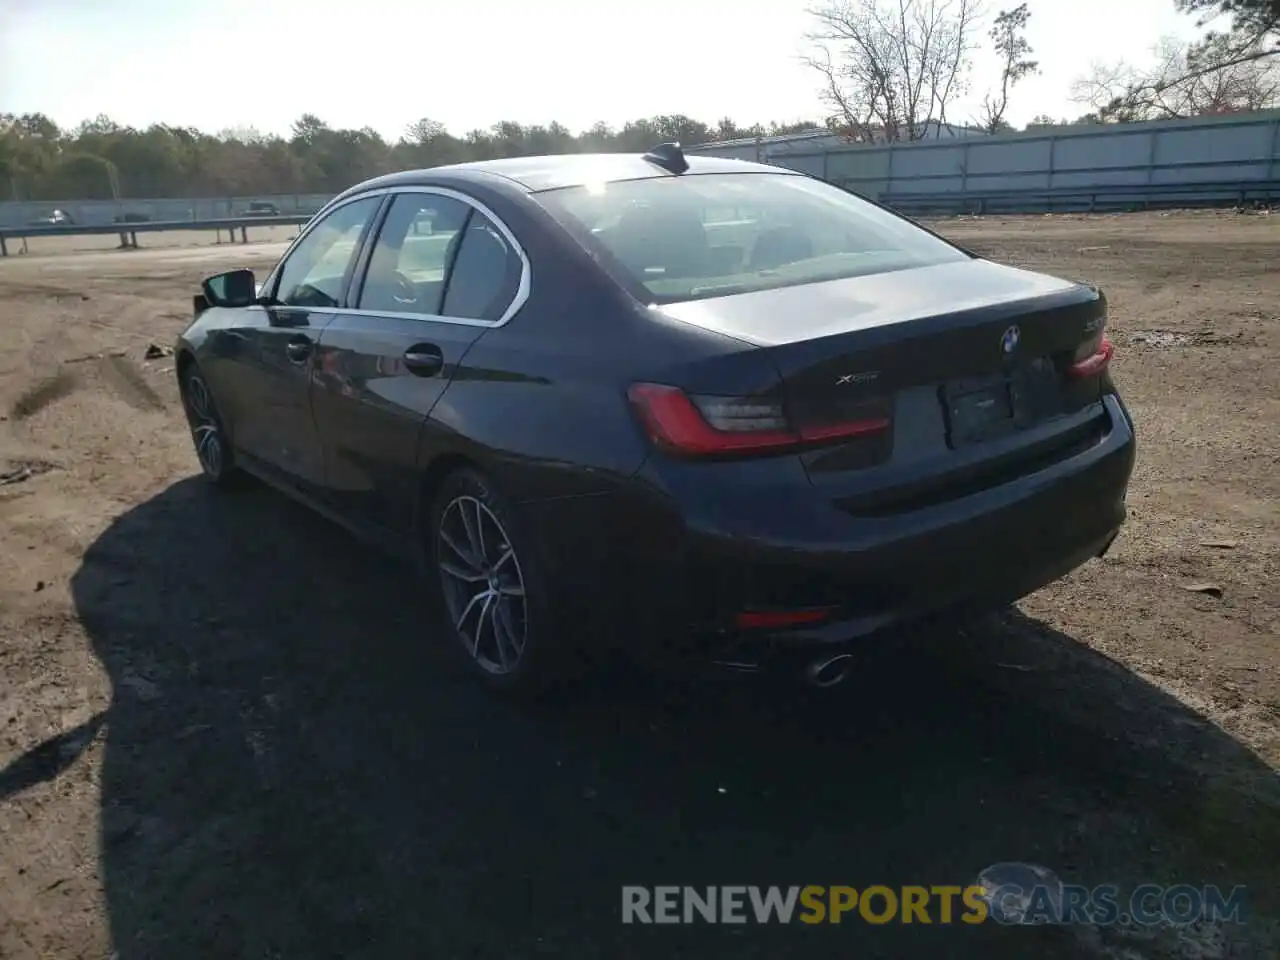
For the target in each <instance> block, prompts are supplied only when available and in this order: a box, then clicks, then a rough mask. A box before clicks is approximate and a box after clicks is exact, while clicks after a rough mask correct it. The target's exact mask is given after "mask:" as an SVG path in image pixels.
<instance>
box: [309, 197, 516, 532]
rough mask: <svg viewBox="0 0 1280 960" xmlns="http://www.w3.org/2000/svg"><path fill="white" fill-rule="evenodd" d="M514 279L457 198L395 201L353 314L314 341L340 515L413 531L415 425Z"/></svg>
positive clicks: (480, 220) (488, 230) (329, 480)
mask: <svg viewBox="0 0 1280 960" xmlns="http://www.w3.org/2000/svg"><path fill="white" fill-rule="evenodd" d="M521 269H522V260H521V258H520V256H519V254H518V253H516V251H515V249H514V247H513V246H512V244H511V243H510V242H509V241H508V240H507V239H506V238H505V237H504V235H503V233H502V232H501V230H500V229H499V228H498V227H497V226H496V225H495V224H494V223H493V222H492V221H491V220H490V219H488V218H487V217H486V216H485V214H483V213H482V212H481V211H479V210H477V209H475V208H474V207H472V206H471V204H470V203H468V202H466V201H465V200H464V199H462V198H461V197H460V196H458V195H452V194H451V195H448V196H446V195H444V194H441V193H436V192H431V191H429V190H428V189H427V188H420V189H417V190H412V191H409V190H406V191H403V192H399V193H396V194H394V196H393V198H392V201H391V204H390V205H389V206H388V208H387V212H386V216H385V218H384V221H383V223H382V226H381V228H380V229H379V231H378V235H377V240H376V242H375V243H374V245H373V247H372V250H371V252H370V255H369V257H368V267H367V269H366V270H365V273H364V277H363V280H362V282H360V283H358V284H355V285H353V288H352V293H351V296H350V300H351V302H352V304H353V306H354V307H355V308H356V309H354V310H352V311H346V312H344V313H343V314H342V315H340V316H338V317H336V318H335V319H334V320H333V321H332V322H330V323H329V324H327V325H326V327H325V329H324V330H323V332H322V333H321V335H320V343H319V351H318V359H317V376H316V379H315V383H314V387H313V394H312V397H313V399H312V405H313V408H314V410H315V415H316V422H317V424H318V430H319V433H320V441H321V445H322V447H323V449H324V456H325V482H326V485H327V487H328V494H329V496H330V497H332V498H333V499H334V500H335V502H336V503H337V504H338V505H339V506H340V508H341V509H343V511H344V512H346V513H348V514H350V515H352V516H354V517H356V518H357V519H360V520H363V521H365V522H368V523H372V524H374V525H376V526H378V527H381V528H383V529H384V530H386V531H387V532H389V533H391V534H393V535H401V534H404V533H406V532H408V531H409V529H410V522H411V518H412V512H413V505H414V502H415V499H416V497H417V493H418V490H419V487H420V485H421V477H420V476H419V470H418V460H417V454H418V443H419V438H420V435H421V432H422V427H423V424H424V423H425V422H426V420H427V417H428V415H429V414H430V413H431V410H432V408H433V407H434V406H435V405H436V403H437V402H438V401H439V400H440V397H441V395H442V394H443V393H444V391H445V389H446V388H447V387H448V385H449V382H450V381H451V380H452V378H453V377H454V375H455V374H456V373H457V371H458V369H459V367H460V366H461V364H462V361H463V357H464V356H465V355H466V353H467V350H468V349H470V347H471V345H472V344H473V343H475V341H476V340H477V339H479V337H480V336H481V334H483V333H484V331H485V330H486V329H487V328H488V327H489V326H491V325H492V324H493V323H494V322H495V321H496V320H497V319H498V318H499V317H500V316H501V314H502V312H503V310H504V308H505V307H506V305H507V304H509V303H510V302H511V299H512V297H514V291H515V289H516V288H517V287H518V286H519V281H520V276H521V273H520V271H521ZM508 290H510V292H509V293H508Z"/></svg>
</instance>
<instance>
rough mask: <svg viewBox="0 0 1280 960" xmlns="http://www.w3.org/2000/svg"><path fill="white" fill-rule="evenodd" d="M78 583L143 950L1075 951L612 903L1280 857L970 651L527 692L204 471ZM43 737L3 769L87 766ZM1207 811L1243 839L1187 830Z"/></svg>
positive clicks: (1245, 873)
mask: <svg viewBox="0 0 1280 960" xmlns="http://www.w3.org/2000/svg"><path fill="white" fill-rule="evenodd" d="M72 586H73V594H74V599H75V603H76V606H77V609H78V612H79V615H80V617H81V618H82V620H83V622H84V624H85V626H86V629H87V630H88V632H89V634H90V637H91V640H92V643H93V645H94V649H95V652H96V654H97V656H98V657H99V658H100V659H101V661H102V663H103V664H104V665H105V668H106V669H107V671H108V673H109V675H110V678H111V682H112V685H113V699H112V703H111V706H110V708H109V710H108V711H107V714H106V717H105V723H106V734H105V736H106V741H105V758H104V761H103V770H102V801H101V804H102V811H101V813H102V816H101V830H102V835H101V858H102V863H101V876H102V879H103V884H104V890H105V898H106V904H107V908H108V911H109V916H110V924H111V933H112V938H113V943H114V946H115V949H116V956H117V957H119V958H120V960H133V958H141V957H179V956H181V957H197V956H200V957H203V956H209V957H246V958H249V957H253V958H259V957H263V958H265V957H305V958H317V957H344V958H353V957H383V956H387V957H406V956H432V957H461V956H471V957H479V956H498V955H501V956H503V957H513V956H514V957H526V956H533V955H543V954H545V955H549V956H560V955H565V956H575V957H579V956H596V955H600V956H604V955H608V956H611V957H619V956H622V957H627V956H649V955H653V956H656V957H663V958H672V957H679V956H686V955H687V956H697V957H700V958H706V957H712V956H720V955H733V956H737V957H742V956H778V955H791V954H802V955H805V956H814V955H826V954H831V955H837V954H838V955H842V956H847V955H848V952H849V950H850V948H851V946H852V945H856V949H857V952H858V955H859V956H892V957H909V956H921V957H926V956H927V957H937V956H960V955H969V954H970V953H972V954H974V955H977V954H978V953H979V952H980V953H981V954H982V955H983V956H985V957H1004V956H1008V957H1025V956H1029V955H1036V956H1044V957H1054V956H1062V957H1073V956H1079V955H1081V954H1080V950H1081V944H1082V943H1084V940H1083V939H1082V938H1085V933H1083V932H1082V931H1080V930H1077V929H1072V930H1064V929H1052V928H1039V929H1028V928H1013V929H1011V928H1001V927H997V926H996V925H993V924H990V923H988V924H983V925H980V926H968V925H965V924H961V923H952V924H950V925H947V924H940V923H934V924H932V925H921V924H919V923H915V924H912V925H905V924H900V923H896V922H895V923H889V924H883V925H873V924H868V923H866V922H864V921H862V920H859V919H857V917H856V915H851V916H847V917H846V918H845V919H844V922H843V923H842V924H840V925H834V924H823V925H819V926H817V927H805V926H804V925H803V924H792V925H790V926H781V925H770V926H757V925H754V924H753V925H751V926H748V927H744V926H733V925H718V926H712V925H708V924H695V925H690V926H678V927H677V926H656V925H655V926H646V925H625V926H624V925H623V924H622V923H621V902H622V899H621V898H622V893H621V887H622V885H624V884H639V885H658V884H671V885H695V886H703V885H710V884H721V885H727V884H743V885H747V884H759V885H768V884H779V885H784V886H785V885H791V884H828V885H834V884H849V885H852V886H855V887H865V886H867V885H870V884H886V885H889V886H900V885H904V884H920V885H924V886H932V885H941V884H956V885H964V884H967V883H970V882H972V880H973V879H974V878H975V877H976V875H977V873H978V871H979V870H981V869H982V868H983V867H985V866H987V865H989V864H991V863H994V862H998V861H1011V860H1013V861H1027V862H1033V863H1037V864H1043V865H1046V866H1048V867H1050V868H1051V869H1053V870H1055V871H1057V872H1058V873H1059V875H1060V876H1062V877H1063V878H1064V879H1066V880H1071V881H1078V882H1084V883H1090V884H1094V883H1103V882H1130V881H1142V880H1151V879H1153V878H1154V879H1155V880H1156V882H1173V881H1185V882H1189V883H1195V884H1200V883H1205V882H1216V883H1220V884H1225V885H1227V886H1230V885H1232V884H1238V883H1246V882H1248V881H1249V880H1252V879H1255V878H1259V879H1260V878H1264V877H1265V876H1266V872H1265V871H1267V870H1271V871H1272V873H1274V868H1272V867H1270V866H1269V865H1266V864H1265V863H1261V862H1258V861H1257V856H1258V855H1257V853H1256V843H1257V842H1258V840H1257V838H1256V837H1255V838H1252V841H1251V842H1246V841H1243V840H1241V837H1240V836H1239V835H1234V834H1231V832H1230V830H1229V829H1226V828H1227V827H1230V826H1235V827H1237V828H1240V827H1241V826H1242V825H1240V824H1238V823H1236V821H1237V820H1238V819H1239V818H1240V817H1241V816H1245V815H1246V814H1247V811H1245V812H1242V809H1238V808H1237V807H1236V806H1234V805H1232V804H1226V805H1225V806H1224V803H1223V801H1222V800H1221V798H1216V799H1215V798H1214V797H1213V796H1212V795H1211V794H1210V793H1206V792H1205V791H1206V789H1207V788H1206V787H1205V784H1204V783H1203V782H1201V781H1200V780H1199V779H1198V778H1196V777H1195V776H1193V775H1191V774H1187V773H1185V772H1183V771H1182V770H1181V768H1179V767H1177V766H1176V765H1173V764H1171V763H1169V762H1167V761H1166V760H1164V759H1163V758H1162V756H1161V754H1159V753H1158V752H1155V751H1150V752H1146V753H1144V752H1142V751H1141V750H1138V749H1136V748H1134V747H1132V746H1130V745H1126V743H1125V742H1123V741H1122V739H1121V738H1116V737H1110V736H1108V735H1106V734H1105V733H1091V732H1089V729H1088V728H1087V727H1086V726H1082V725H1077V724H1074V723H1068V722H1062V721H1059V720H1058V719H1057V718H1056V716H1055V713H1054V710H1053V703H1052V702H1051V695H1049V694H1046V695H1044V696H1042V695H1041V694H1042V693H1043V691H1040V692H1038V693H1036V694H1035V695H1032V696H1022V695H1019V694H1017V693H1016V692H1014V693H1011V692H1009V691H1008V690H1007V689H1001V688H1000V687H999V686H998V685H994V686H993V685H989V684H986V683H984V682H982V675H983V674H984V673H990V672H993V671H994V670H995V668H992V667H991V664H990V663H989V662H988V663H987V668H990V669H987V668H982V667H976V668H975V667H974V666H973V665H974V664H979V665H980V664H982V663H983V659H982V653H981V649H980V648H981V644H980V643H978V642H977V641H974V640H973V638H963V637H952V638H950V639H948V640H941V639H937V638H930V639H929V640H928V642H920V643H915V644H911V645H904V646H901V647H885V648H883V649H881V650H878V651H877V653H876V655H874V656H872V657H870V658H869V659H868V661H867V662H866V663H864V664H862V665H861V668H860V670H859V672H858V673H857V674H856V675H855V676H854V677H853V678H852V679H851V680H850V681H849V682H848V683H847V684H846V685H845V686H843V687H840V688H837V689H836V691H833V692H829V693H826V694H824V695H821V696H819V695H818V694H817V693H816V692H812V693H811V692H809V691H807V690H804V689H800V688H797V687H790V686H786V687H783V688H781V689H779V688H778V687H777V686H776V685H765V684H761V683H758V682H751V681H738V680H734V681H729V680H707V679H700V680H693V679H690V678H687V677H685V678H681V677H677V676H675V675H670V676H659V675H655V674H653V673H652V672H644V671H641V670H638V669H637V670H634V671H624V672H622V673H620V674H618V675H616V676H614V675H609V676H601V677H600V678H598V680H597V682H595V683H594V684H592V685H589V686H585V687H581V688H579V689H577V690H575V691H573V692H572V693H570V694H566V695H565V696H564V697H563V698H561V699H560V701H559V702H556V703H544V704H540V705H534V706H530V705H524V706H522V705H519V704H517V703H513V702H507V701H504V700H502V699H498V698H495V697H492V696H489V695H487V694H486V693H484V692H483V691H482V690H480V689H478V688H477V687H476V685H475V684H473V683H472V682H471V681H470V680H469V679H468V678H467V677H466V676H465V675H464V674H462V673H460V672H459V670H458V669H456V668H455V667H454V665H453V664H454V661H453V660H452V658H451V657H450V656H448V655H447V653H445V652H444V651H442V650H441V649H440V648H439V645H438V642H437V633H438V632H437V629H436V627H435V624H436V615H435V613H434V611H433V610H432V609H431V607H430V604H429V603H427V601H426V600H425V594H426V591H425V590H424V588H423V586H422V584H421V582H420V581H419V580H417V579H416V577H415V575H414V574H413V573H412V571H409V570H406V569H404V568H402V567H400V566H398V565H397V564H395V563H393V562H391V561H387V560H384V559H382V558H381V557H380V556H378V555H377V554H375V553H373V552H372V551H370V550H369V549H367V548H366V547H364V546H363V545H361V544H360V543H358V542H357V541H355V540H353V539H351V538H350V537H348V536H347V534H345V533H344V532H343V531H341V530H339V529H337V528H336V527H333V526H331V525H330V524H328V523H327V522H325V521H323V520H321V519H319V518H318V517H315V516H313V515H312V514H310V513H308V512H307V511H306V510H304V509H303V508H301V507H298V506H296V505H294V504H292V503H291V502H289V501H287V500H286V499H285V498H283V497H281V496H279V495H277V494H275V493H273V492H271V491H268V490H266V489H264V488H259V487H256V486H251V487H250V488H248V489H246V490H244V491H241V492H238V493H236V494H233V495H226V494H222V493H219V492H215V491H211V490H210V489H209V488H208V487H207V486H206V485H205V484H204V483H203V482H202V481H200V480H198V479H194V478H193V479H190V480H183V481H180V482H178V483H175V484H174V485H172V486H171V487H169V488H168V489H166V490H164V491H162V492H161V493H159V494H158V495H156V496H155V497H153V498H152V499H150V500H148V501H147V502H145V503H143V504H142V505H140V506H138V507H136V508H135V509H133V510H130V511H129V512H128V513H126V514H124V515H123V516H121V517H120V518H119V519H118V520H117V521H116V522H114V523H113V524H112V525H111V526H110V527H109V528H108V529H107V530H106V531H105V532H104V533H103V534H102V536H101V537H100V538H99V539H98V540H97V541H96V542H95V543H94V545H93V546H92V547H91V549H90V550H89V551H88V552H87V553H86V555H85V558H84V561H83V564H82V566H81V568H80V569H79V571H78V572H77V574H76V575H75V577H74V579H73V584H72ZM1024 626H1025V625H1024ZM1032 626H1034V628H1035V629H1037V630H1039V631H1041V639H1042V640H1044V639H1045V638H1048V639H1047V640H1046V641H1045V642H1048V643H1050V644H1051V645H1056V646H1057V647H1061V648H1063V649H1067V648H1073V649H1075V650H1077V651H1082V653H1081V656H1080V657H1077V658H1076V660H1075V661H1073V662H1074V664H1075V666H1074V670H1075V673H1074V675H1073V676H1074V681H1075V682H1074V685H1073V687H1072V696H1073V697H1075V698H1076V699H1077V700H1079V701H1081V702H1082V703H1083V705H1084V706H1083V709H1084V711H1085V712H1086V713H1089V714H1090V715H1091V716H1094V717H1096V716H1098V715H1105V714H1106V713H1107V712H1108V711H1109V710H1110V709H1111V702H1110V701H1112V700H1114V696H1115V689H1116V684H1119V685H1120V688H1121V689H1122V690H1123V693H1124V696H1125V697H1126V698H1127V699H1128V701H1129V702H1131V703H1135V704H1138V705H1139V710H1140V713H1139V715H1138V717H1137V718H1136V719H1135V718H1134V717H1132V716H1130V717H1129V718H1128V722H1130V723H1137V722H1141V720H1142V718H1143V717H1145V716H1148V715H1151V716H1155V715H1157V714H1158V715H1159V716H1166V715H1167V716H1173V717H1177V718H1181V719H1182V720H1183V721H1185V722H1183V723H1182V724H1181V725H1180V729H1185V730H1188V731H1193V733H1192V734H1187V735H1188V736H1194V737H1195V741H1194V743H1193V744H1192V747H1193V748H1194V749H1195V750H1197V751H1199V752H1200V753H1201V754H1203V755H1204V756H1209V757H1215V758H1218V759H1219V760H1220V761H1221V762H1222V763H1223V764H1224V765H1228V766H1230V767H1231V768H1232V769H1236V770H1247V771H1251V772H1252V773H1253V774H1255V775H1256V778H1257V781H1258V782H1259V783H1264V782H1265V783H1269V784H1272V785H1273V784H1274V778H1273V777H1272V775H1271V773H1270V771H1267V770H1266V768H1265V767H1263V765H1262V764H1261V762H1260V761H1258V760H1257V759H1256V758H1254V757H1253V755H1252V754H1251V753H1249V752H1248V751H1247V750H1246V749H1245V748H1244V747H1242V746H1241V745H1239V744H1238V743H1236V742H1235V741H1234V740H1232V739H1231V738H1230V737H1229V736H1228V735H1226V734H1225V733H1224V732H1222V731H1221V730H1218V729H1217V728H1215V727H1212V726H1209V725H1207V724H1205V723H1204V722H1203V721H1202V720H1201V719H1200V718H1198V717H1196V716H1195V715H1194V714H1191V713H1189V712H1188V711H1187V710H1186V708H1184V707H1182V706H1181V705H1180V704H1178V703H1177V701H1175V700H1172V699H1171V698H1169V697H1167V696H1165V695H1164V694H1163V693H1161V692H1160V691H1158V690H1157V689H1156V688H1154V687H1152V686H1150V685H1149V684H1147V683H1145V682H1144V681H1142V680H1140V679H1139V678H1137V677H1135V676H1133V675H1132V674H1129V673H1127V672H1124V671H1120V672H1119V673H1117V672H1116V671H1115V670H1113V669H1112V667H1111V666H1107V667H1104V666H1102V665H1101V664H1100V663H1095V662H1094V659H1093V658H1094V657H1095V655H1092V654H1088V653H1087V651H1085V650H1084V648H1083V647H1082V646H1081V645H1079V644H1078V643H1076V641H1074V640H1072V639H1071V638H1069V637H1066V636H1063V635H1061V634H1057V635H1054V634H1052V633H1051V632H1046V631H1048V628H1047V627H1043V625H1032ZM962 643H973V644H975V646H974V648H973V649H974V650H975V651H976V652H973V653H969V652H965V653H963V655H962V656H956V655H955V654H956V650H957V645H958V644H962ZM1097 659H1098V660H1101V658H1097ZM1107 663H1109V661H1108V662H1107ZM1112 666H1114V665H1112ZM1029 675H1030V674H1029ZM1095 679H1097V681H1098V682H1097V684H1096V686H1097V689H1098V690H1099V691H1101V692H1099V693H1097V694H1095V693H1093V692H1091V691H1092V689H1093V686H1094V685H1095V684H1094V682H1095ZM1104 680H1105V682H1104ZM1031 688H1032V689H1033V690H1034V689H1035V687H1034V684H1032V685H1031ZM1046 697H1049V699H1048V700H1046ZM100 721H101V718H95V720H94V721H91V723H92V724H95V725H96V724H97V723H99V722H100ZM94 729H95V731H96V726H95V727H94ZM76 737H78V738H79V739H75V738H73V741H74V742H75V743H81V742H87V738H86V736H85V731H79V732H77V733H76ZM39 749H40V750H44V754H42V755H41V756H44V757H45V759H43V760H41V758H40V757H35V758H32V757H30V756H28V757H26V758H22V759H20V760H19V761H17V763H15V764H14V765H13V766H18V765H19V764H21V765H22V766H21V767H20V768H19V769H17V770H16V771H12V772H9V771H6V772H0V784H5V783H8V784H9V786H10V788H12V789H15V790H16V789H20V788H21V787H22V786H23V785H24V784H26V783H29V782H34V780H36V779H41V778H46V777H48V776H52V775H55V774H56V772H57V770H58V769H59V766H58V764H65V763H66V762H67V754H68V753H72V754H74V749H72V750H70V751H69V750H68V749H66V746H65V744H55V745H53V746H52V747H50V746H49V745H44V746H43V747H41V748H39ZM45 755H48V756H45ZM50 758H52V759H50ZM1268 809H1271V808H1268ZM1206 810H1211V811H1213V812H1214V816H1216V817H1217V818H1218V820H1222V819H1224V818H1225V820H1226V821H1228V822H1227V823H1226V824H1223V823H1215V824H1214V829H1212V830H1207V831H1206V830H1201V829H1198V828H1197V829H1189V828H1188V823H1192V822H1198V821H1197V818H1203V817H1204V816H1205V811H1206ZM1268 823H1271V824H1273V823H1274V820H1272V821H1268ZM1258 829H1262V828H1261V827H1259V828H1258ZM1268 829H1270V827H1268ZM1275 836H1280V832H1277V833H1276V835H1275ZM1271 839H1272V840H1274V839H1275V838H1274V837H1272V838H1271ZM1259 871H1263V872H1261V873H1260V872H1259ZM1242 878H1244V879H1242ZM957 915H958V914H957ZM936 917H937V914H936V913H935V918H936ZM1089 936H1092V937H1095V938H1096V936H1097V934H1096V933H1090V934H1089ZM1086 939H1087V938H1086Z"/></svg>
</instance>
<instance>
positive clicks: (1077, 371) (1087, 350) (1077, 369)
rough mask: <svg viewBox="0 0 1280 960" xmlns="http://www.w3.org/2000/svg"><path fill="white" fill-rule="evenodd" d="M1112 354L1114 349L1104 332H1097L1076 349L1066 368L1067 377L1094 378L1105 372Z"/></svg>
mask: <svg viewBox="0 0 1280 960" xmlns="http://www.w3.org/2000/svg"><path fill="white" fill-rule="evenodd" d="M1113 353H1115V347H1114V346H1112V344H1111V341H1110V340H1109V339H1108V338H1107V334H1106V331H1104V330H1099V331H1098V332H1097V333H1096V334H1095V335H1094V336H1092V337H1090V338H1089V339H1088V340H1086V341H1085V342H1084V343H1082V344H1080V346H1079V347H1077V348H1076V352H1075V355H1074V356H1073V357H1072V358H1071V364H1070V365H1069V366H1068V367H1067V376H1069V377H1072V378H1075V379H1082V378H1084V377H1096V376H1098V374H1100V373H1104V372H1106V369H1107V367H1108V365H1110V363H1111V355H1112V354H1113Z"/></svg>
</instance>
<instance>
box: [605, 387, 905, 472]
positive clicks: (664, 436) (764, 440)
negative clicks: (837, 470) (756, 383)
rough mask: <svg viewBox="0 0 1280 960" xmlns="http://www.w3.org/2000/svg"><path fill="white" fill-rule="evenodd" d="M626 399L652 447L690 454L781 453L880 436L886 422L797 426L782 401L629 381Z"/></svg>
mask: <svg viewBox="0 0 1280 960" xmlns="http://www.w3.org/2000/svg"><path fill="white" fill-rule="evenodd" d="M627 398H628V399H629V400H630V401H631V406H632V408H633V409H634V410H635V411H636V415H637V416H638V417H639V418H640V422H641V423H642V424H644V427H645V432H646V433H647V434H648V435H649V439H650V440H652V441H653V443H654V444H655V445H657V446H658V447H660V448H662V449H664V450H666V451H668V452H670V453H674V454H680V455H684V456H694V457H697V456H724V455H733V454H764V453H781V452H785V451H787V450H792V449H796V448H798V447H805V446H812V445H817V444H822V443H834V442H838V441H841V440H848V439H851V438H854V437H860V436H866V435H873V434H882V433H883V432H884V431H885V430H887V429H888V428H889V423H890V419H889V416H888V415H887V412H886V413H884V414H881V413H876V414H874V415H870V416H866V417H861V418H859V419H855V420H846V421H842V422H837V423H822V424H812V425H809V424H806V425H799V426H797V425H794V424H792V423H791V422H790V420H789V419H788V417H787V413H786V410H785V408H784V407H783V404H782V401H781V400H777V399H773V398H769V397H718V396H703V395H696V394H687V393H685V392H684V391H683V390H681V389H680V388H679V387H672V386H668V385H667V384H661V383H636V384H632V386H631V388H630V389H629V390H628V391H627Z"/></svg>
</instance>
